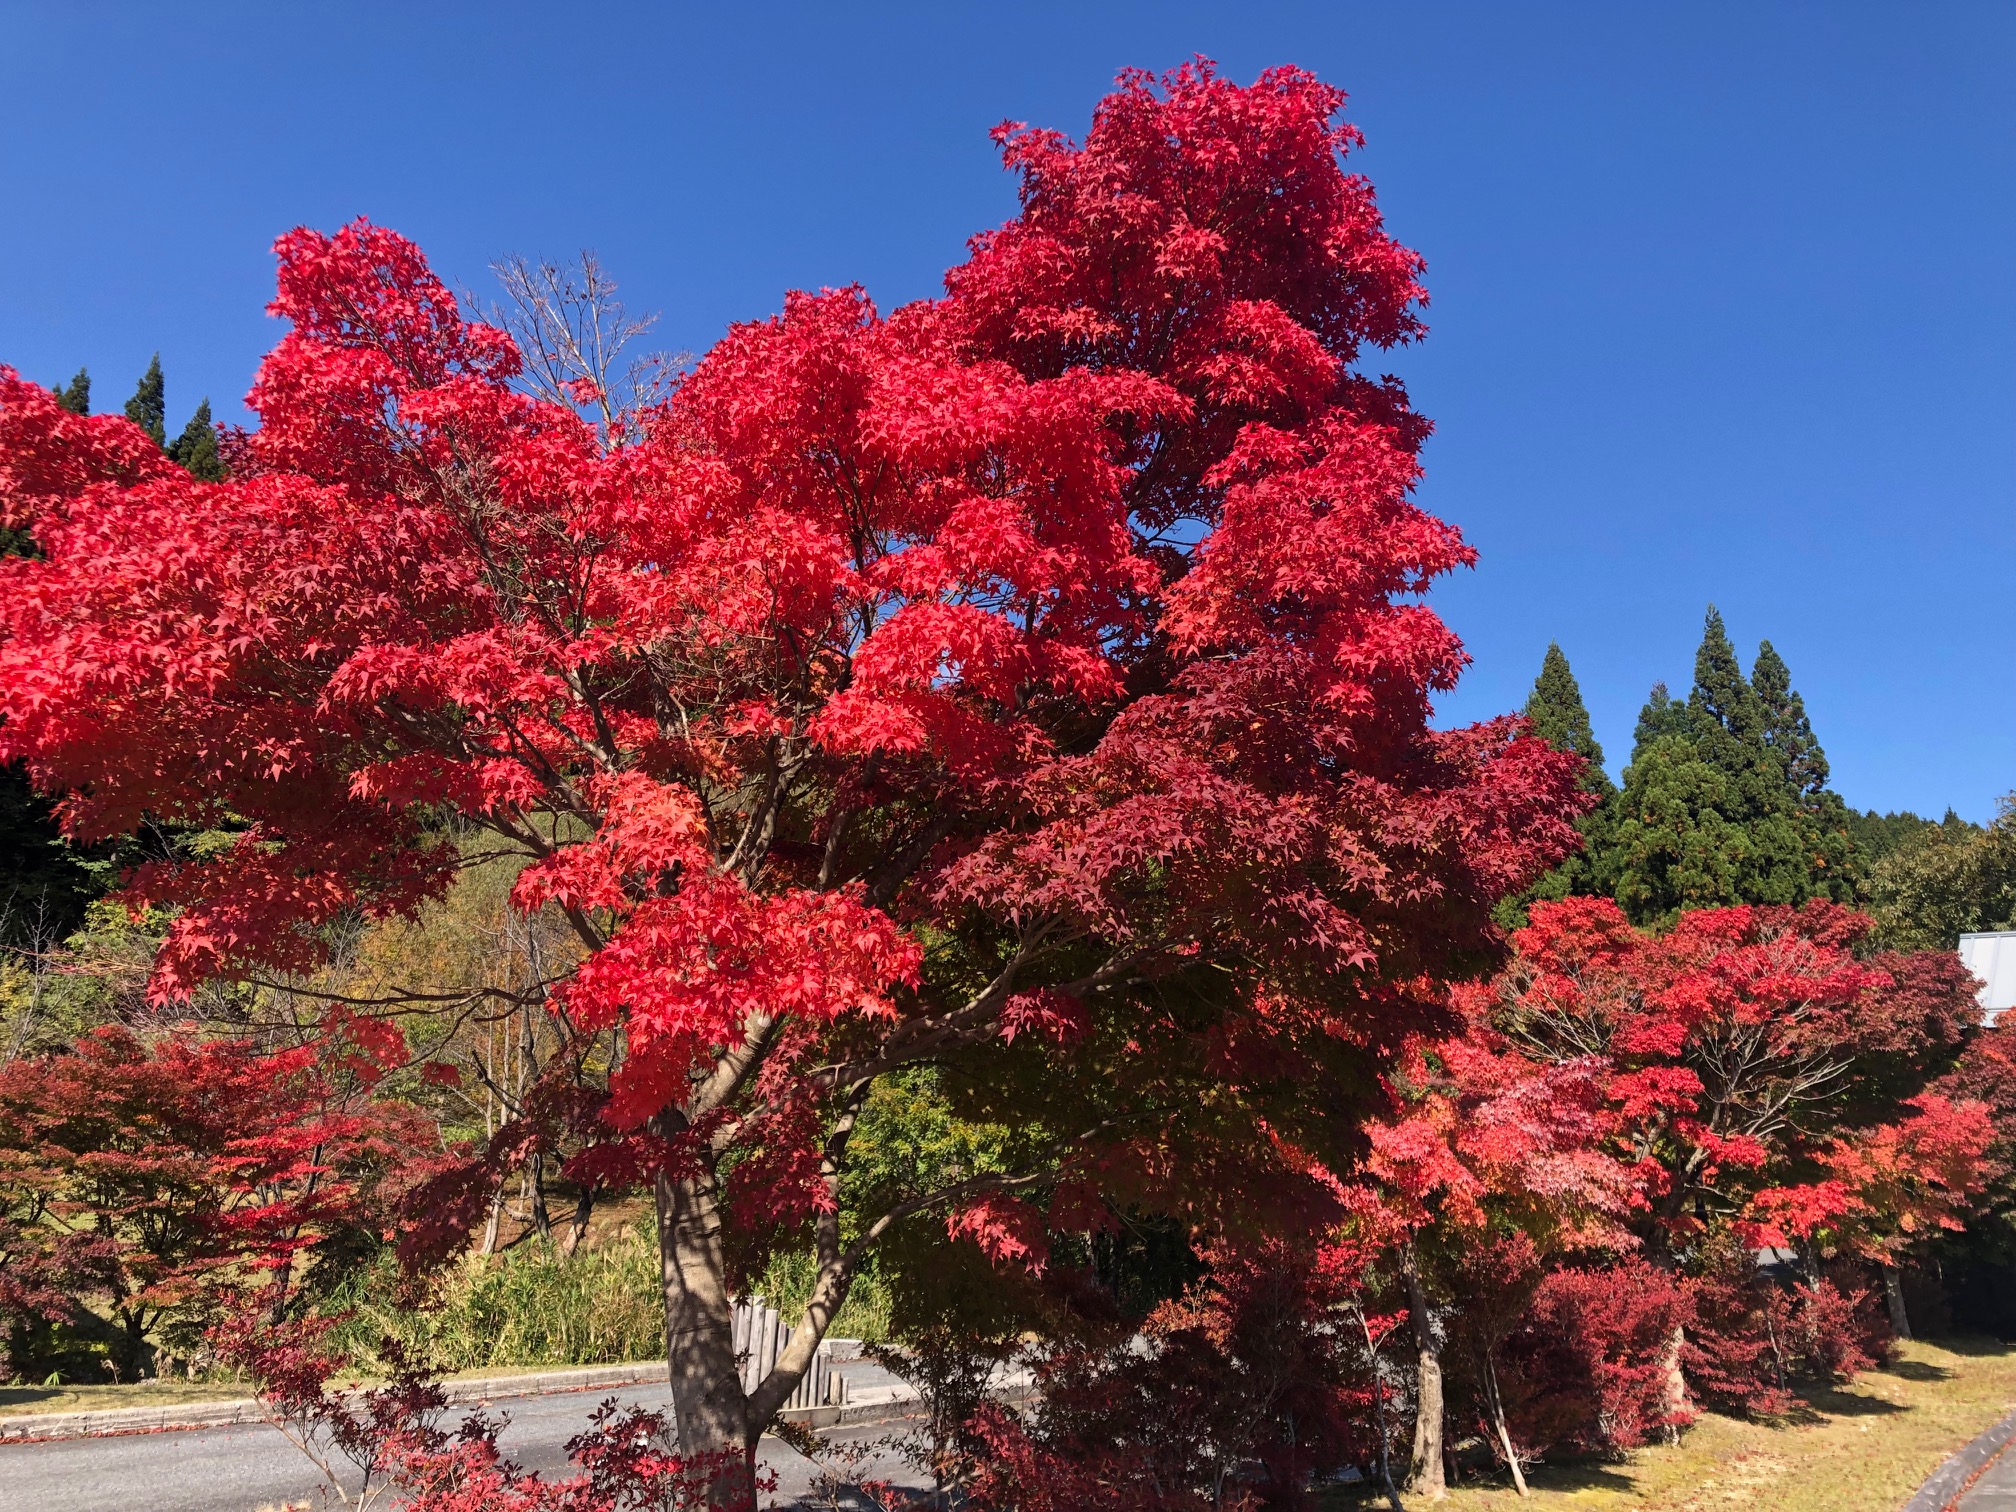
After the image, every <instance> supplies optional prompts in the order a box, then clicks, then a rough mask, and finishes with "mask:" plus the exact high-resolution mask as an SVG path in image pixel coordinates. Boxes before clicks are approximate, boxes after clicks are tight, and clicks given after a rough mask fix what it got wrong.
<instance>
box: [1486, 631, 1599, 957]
mask: <svg viewBox="0 0 2016 1512" xmlns="http://www.w3.org/2000/svg"><path fill="white" fill-rule="evenodd" d="M1525 713H1526V717H1527V718H1528V719H1529V720H1531V721H1532V722H1533V733H1534V734H1536V735H1538V736H1539V737H1540V738H1541V739H1542V740H1544V741H1546V742H1547V743H1548V744H1549V745H1551V746H1553V747H1554V749H1556V750H1557V751H1573V752H1575V754H1576V755H1578V756H1580V757H1582V758H1583V759H1584V760H1585V761H1587V762H1588V763H1589V765H1588V766H1587V767H1586V768H1585V769H1584V770H1583V773H1582V790H1583V791H1584V792H1587V793H1593V794H1594V795H1595V796H1596V797H1597V799H1598V800H1600V803H1601V806H1600V807H1598V808H1596V809H1593V810H1591V811H1590V812H1589V813H1587V814H1585V815H1583V816H1582V818H1580V819H1579V820H1577V821H1576V824H1575V827H1576V829H1577V830H1579V831H1580V832H1581V835H1582V840H1583V846H1584V849H1583V850H1581V851H1580V852H1578V853H1577V854H1575V855H1572V856H1570V857H1569V858H1568V859H1567V860H1565V861H1563V862H1562V863H1561V864H1560V865H1559V866H1557V867H1555V868H1554V869H1553V870H1552V871H1550V872H1549V873H1547V875H1546V876H1544V877H1542V878H1541V879H1540V880H1539V881H1538V882H1536V883H1534V884H1533V885H1532V886H1531V887H1529V888H1528V889H1526V891H1525V892H1523V893H1521V894H1519V895H1518V896H1517V897H1513V898H1507V899H1505V901H1504V902H1502V903H1500V904H1499V905H1498V908H1497V913H1496V916H1497V919H1498V923H1499V926H1500V927H1501V928H1503V929H1506V930H1508V931H1509V930H1514V929H1519V928H1521V927H1523V926H1524V925H1525V923H1526V911H1527V909H1528V908H1529V907H1530V906H1531V905H1532V904H1534V903H1538V902H1554V901H1558V900H1559V899H1562V898H1569V897H1586V896H1589V895H1591V894H1594V893H1598V892H1600V891H1601V887H1600V884H1599V883H1598V881H1597V878H1596V869H1595V864H1594V859H1593V858H1594V857H1595V855H1596V854H1597V853H1598V852H1599V851H1600V850H1601V849H1602V848H1603V846H1604V844H1605V843H1606V836H1607V834H1608V830H1609V826H1610V824H1611V823H1612V822H1614V816H1613V815H1612V813H1611V805H1612V801H1613V800H1614V799H1615V798H1616V796H1617V784H1616V783H1614V782H1612V781H1611V780H1610V774H1609V773H1608V772H1606V771H1604V770H1603V747H1602V746H1601V745H1599V744H1598V743H1597V740H1596V731H1595V729H1594V727H1593V726H1592V725H1591V724H1590V722H1589V709H1588V706H1587V705H1585V704H1584V703H1583V702H1582V687H1581V684H1579V683H1578V682H1576V680H1575V673H1574V672H1573V670H1572V669H1570V667H1569V665H1568V658H1567V656H1566V655H1565V654H1564V653H1563V652H1562V650H1561V646H1560V643H1559V642H1553V643H1550V644H1549V645H1548V647H1547V655H1546V657H1545V658H1544V659H1542V661H1541V663H1540V675H1539V677H1537V678H1536V679H1534V682H1533V691H1532V693H1531V694H1530V695H1528V697H1527V699H1526V710H1525Z"/></svg>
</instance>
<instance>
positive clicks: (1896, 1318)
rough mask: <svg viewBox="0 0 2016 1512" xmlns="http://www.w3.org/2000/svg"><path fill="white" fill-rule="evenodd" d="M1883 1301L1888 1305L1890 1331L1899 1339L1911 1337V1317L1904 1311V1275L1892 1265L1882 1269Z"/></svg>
mask: <svg viewBox="0 0 2016 1512" xmlns="http://www.w3.org/2000/svg"><path fill="white" fill-rule="evenodd" d="M1883 1300H1884V1301H1885V1302H1887V1303H1889V1305H1890V1331H1891V1332H1892V1333H1894V1334H1895V1335H1897V1337H1898V1338H1900V1339H1908V1338H1910V1337H1911V1315H1910V1314H1909V1313H1908V1312H1906V1311H1905V1310H1904V1273H1903V1272H1902V1271H1900V1270H1899V1269H1898V1268H1897V1267H1896V1266H1894V1265H1886V1266H1884V1267H1883Z"/></svg>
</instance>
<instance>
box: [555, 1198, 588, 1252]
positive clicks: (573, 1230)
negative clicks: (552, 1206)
mask: <svg viewBox="0 0 2016 1512" xmlns="http://www.w3.org/2000/svg"><path fill="white" fill-rule="evenodd" d="M594 1211H595V1187H594V1184H593V1183H592V1182H591V1183H588V1184H585V1185H583V1186H582V1188H581V1195H580V1196H579V1197H576V1198H575V1199H574V1216H573V1217H572V1218H570V1219H568V1220H567V1231H566V1232H565V1233H564V1234H562V1235H561V1236H560V1253H561V1254H563V1255H569V1256H571V1255H572V1254H573V1253H574V1252H575V1251H576V1250H578V1249H579V1248H581V1241H582V1240H583V1239H585V1238H587V1237H588V1218H589V1215H590V1214H592V1213H593V1212H594Z"/></svg>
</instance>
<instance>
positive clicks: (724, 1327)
mask: <svg viewBox="0 0 2016 1512" xmlns="http://www.w3.org/2000/svg"><path fill="white" fill-rule="evenodd" d="M655 1195H656V1197H657V1205H658V1256H659V1267H660V1274H661V1276H662V1279H663V1284H664V1291H665V1363H666V1370H667V1373H668V1375H669V1376H670V1380H671V1386H672V1405H673V1410H674V1412H675V1414H676V1415H677V1423H678V1432H679V1450H680V1452H681V1453H682V1454H685V1455H689V1456H699V1455H712V1456H721V1457H723V1465H722V1469H721V1474H720V1476H719V1477H718V1478H717V1479H716V1480H715V1481H714V1483H713V1485H712V1486H711V1487H710V1488H709V1494H710V1496H711V1497H712V1499H713V1501H714V1502H715V1503H716V1504H718V1505H720V1506H722V1507H724V1508H730V1509H733V1508H741V1507H745V1506H746V1507H753V1506H754V1503H755V1442H754V1438H753V1437H752V1435H751V1433H750V1431H749V1430H750V1423H749V1402H748V1398H747V1396H746V1395H745V1394H744V1392H743V1390H742V1380H741V1373H740V1371H739V1370H738V1369H737V1367H736V1362H735V1340H734V1333H733V1327H734V1317H733V1312H732V1309H731V1304H730V1301H729V1297H728V1288H727V1283H726V1277H725V1272H724V1266H723V1261H722V1253H721V1211H720V1201H719V1192H718V1190H717V1188H716V1184H715V1176H714V1173H713V1171H712V1170H711V1169H709V1168H707V1167H706V1166H703V1167H702V1168H701V1169H700V1170H698V1171H696V1172H694V1173H692V1174H691V1175H688V1176H684V1177H678V1178H675V1177H672V1176H670V1175H668V1174H666V1173H664V1172H660V1173H659V1175H658V1179H657V1182H656V1184H655ZM731 1454H733V1455H735V1456H736V1458H735V1459H734V1460H732V1461H731V1460H728V1459H727V1456H729V1455H731Z"/></svg>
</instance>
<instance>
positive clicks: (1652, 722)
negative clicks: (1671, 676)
mask: <svg viewBox="0 0 2016 1512" xmlns="http://www.w3.org/2000/svg"><path fill="white" fill-rule="evenodd" d="M1693 728H1694V726H1693V722H1692V721H1691V720H1690V719H1688V717H1687V703H1686V700H1685V699H1682V700H1681V701H1680V702H1678V703H1675V702H1674V701H1673V695H1672V694H1670V693H1668V692H1667V691H1666V684H1664V683H1663V682H1655V683H1654V684H1652V691H1651V693H1650V694H1649V695H1647V697H1646V699H1645V707H1644V708H1642V709H1640V710H1639V711H1638V727H1637V728H1636V729H1635V730H1633V731H1632V734H1631V759H1632V760H1633V761H1634V762H1635V761H1636V760H1637V759H1638V758H1639V757H1640V756H1643V755H1644V754H1645V753H1646V752H1647V751H1649V750H1650V749H1651V748H1652V744H1653V742H1654V741H1656V740H1659V739H1660V738H1661V737H1663V736H1667V735H1679V736H1683V737H1684V736H1687V735H1690V734H1692V733H1693Z"/></svg>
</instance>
